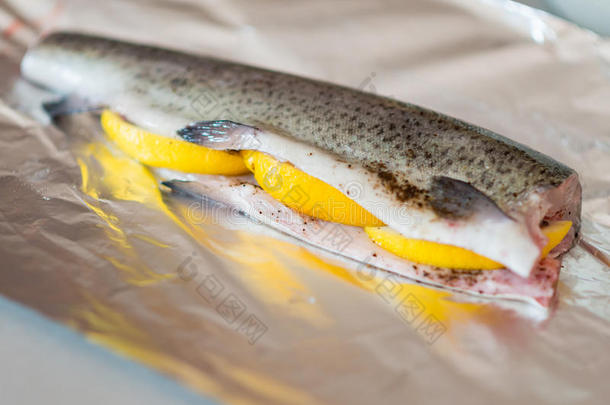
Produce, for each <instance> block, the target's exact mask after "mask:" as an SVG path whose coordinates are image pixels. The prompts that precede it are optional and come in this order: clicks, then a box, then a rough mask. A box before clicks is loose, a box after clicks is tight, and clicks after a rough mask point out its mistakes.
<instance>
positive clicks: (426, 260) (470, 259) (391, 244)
mask: <svg viewBox="0 0 610 405" xmlns="http://www.w3.org/2000/svg"><path fill="white" fill-rule="evenodd" d="M571 226H572V222H571V221H556V222H553V223H551V224H550V225H547V226H545V227H544V228H542V233H543V234H544V235H545V236H546V237H547V239H548V242H547V244H546V246H545V247H544V249H543V250H542V257H545V256H546V255H547V254H548V253H549V252H550V251H551V250H552V249H553V248H554V247H555V246H557V245H558V244H559V242H561V240H562V239H563V238H564V237H565V236H566V235H567V233H568V231H569V230H570V228H571ZM364 230H365V232H366V233H367V235H368V236H369V237H370V238H371V239H372V240H373V242H375V243H376V244H378V245H379V246H381V247H382V248H384V249H385V250H388V251H390V252H392V253H394V254H395V255H397V256H400V257H402V258H404V259H407V260H409V261H412V262H415V263H420V264H428V265H431V266H437V267H447V268H450V269H468V270H496V269H501V268H504V266H503V265H502V264H500V263H498V262H495V261H493V260H491V259H488V258H486V257H483V256H481V255H478V254H476V253H474V252H472V251H470V250H467V249H464V248H460V247H457V246H451V245H445V244H442V243H435V242H429V241H425V240H419V239H410V238H405V237H404V236H402V235H401V234H399V233H398V232H396V231H395V230H393V229H391V228H389V227H387V226H384V227H365V228H364Z"/></svg>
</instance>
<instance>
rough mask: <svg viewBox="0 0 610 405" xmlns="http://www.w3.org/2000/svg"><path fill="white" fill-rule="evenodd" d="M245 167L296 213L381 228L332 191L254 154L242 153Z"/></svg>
mask: <svg viewBox="0 0 610 405" xmlns="http://www.w3.org/2000/svg"><path fill="white" fill-rule="evenodd" d="M242 155H243V156H244V162H245V163H246V166H247V167H248V168H249V169H250V170H251V171H252V172H253V173H254V177H255V178H256V181H257V182H258V184H259V185H260V186H261V187H262V188H263V190H265V191H266V192H267V193H269V194H270V195H271V196H272V197H273V198H275V199H277V200H279V201H280V202H282V203H283V204H284V205H286V206H288V207H290V208H292V209H294V210H295V211H298V212H300V213H303V214H306V215H309V216H312V217H315V218H319V219H323V220H325V221H331V222H338V223H341V224H345V225H353V226H381V225H383V222H381V221H380V220H379V219H377V218H376V217H374V216H373V214H371V213H370V212H368V211H367V210H365V209H364V208H362V207H361V206H360V205H358V204H357V203H356V202H354V201H353V200H351V199H350V198H348V197H346V196H345V195H344V194H343V193H341V192H340V191H339V190H337V189H336V188H334V187H332V186H330V185H328V184H326V183H324V182H323V181H321V180H319V179H317V178H315V177H313V176H310V175H309V174H307V173H305V172H303V171H301V170H299V169H297V168H296V167H294V166H293V165H291V164H290V163H284V162H279V161H278V160H276V159H274V158H273V157H271V156H269V155H267V154H265V153H262V152H258V151H242Z"/></svg>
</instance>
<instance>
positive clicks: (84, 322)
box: [68, 295, 307, 404]
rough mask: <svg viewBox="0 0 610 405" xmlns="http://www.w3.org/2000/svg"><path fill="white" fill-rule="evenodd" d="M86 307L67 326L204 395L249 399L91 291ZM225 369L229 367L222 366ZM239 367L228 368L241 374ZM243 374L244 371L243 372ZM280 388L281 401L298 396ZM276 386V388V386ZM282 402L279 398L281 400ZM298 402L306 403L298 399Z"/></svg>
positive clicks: (234, 400) (215, 360)
mask: <svg viewBox="0 0 610 405" xmlns="http://www.w3.org/2000/svg"><path fill="white" fill-rule="evenodd" d="M85 299H86V301H87V304H86V307H87V308H88V309H84V307H85V306H83V307H81V308H77V309H75V310H74V311H73V315H74V319H75V321H70V322H68V323H69V325H70V326H72V327H73V328H75V329H79V330H81V331H82V332H83V333H84V334H85V336H86V337H87V338H88V339H89V340H91V341H93V342H95V343H98V344H100V345H102V346H105V347H107V348H109V349H111V350H113V351H115V352H117V353H119V354H121V355H123V356H126V357H129V358H132V359H134V360H137V361H139V362H141V363H143V364H146V365H148V366H150V367H153V368H155V369H157V370H159V371H161V372H163V373H167V374H169V375H172V376H174V377H176V378H178V379H179V380H180V381H183V382H184V383H186V384H187V385H189V386H190V387H191V388H193V389H194V390H196V391H199V392H201V393H202V394H206V395H213V396H216V397H218V398H221V399H223V400H226V401H227V402H230V403H235V404H241V403H249V402H246V401H244V400H243V399H242V398H240V397H236V396H234V395H233V394H231V393H230V392H227V391H226V390H225V389H224V387H223V385H222V383H219V382H217V379H215V378H211V377H209V376H208V375H207V372H204V371H201V370H200V369H199V368H197V367H194V366H192V365H190V364H188V363H186V362H184V361H181V360H179V359H178V358H175V357H171V356H169V355H166V354H164V351H165V350H164V349H163V348H162V347H158V345H157V344H156V343H155V342H153V341H152V340H151V339H150V338H149V337H148V335H146V334H145V333H143V332H142V331H140V330H139V329H137V328H136V327H135V326H134V322H133V321H132V320H130V319H127V318H126V317H125V316H124V315H123V314H122V313H120V312H117V311H115V310H114V309H112V308H111V307H109V306H106V305H104V304H102V303H101V302H99V301H98V300H97V299H95V298H94V297H92V296H91V295H85ZM211 360H212V363H214V364H222V360H221V359H219V358H217V357H216V356H211ZM216 371H221V372H223V373H227V372H228V369H221V368H219V370H216ZM238 371H239V370H236V369H234V370H231V372H235V373H236V374H237V378H238V379H242V380H243V378H240V373H239V372H238ZM241 374H243V371H242V373H241ZM273 388H274V389H276V390H277V391H279V392H282V393H286V394H289V395H287V396H286V397H284V398H282V399H283V400H284V402H291V403H294V402H292V401H291V399H292V398H298V395H300V393H299V392H294V393H293V392H291V391H292V390H291V389H290V388H289V387H284V386H280V387H273ZM278 388H279V390H278ZM280 402H281V401H280ZM297 403H307V402H304V401H298V402H297Z"/></svg>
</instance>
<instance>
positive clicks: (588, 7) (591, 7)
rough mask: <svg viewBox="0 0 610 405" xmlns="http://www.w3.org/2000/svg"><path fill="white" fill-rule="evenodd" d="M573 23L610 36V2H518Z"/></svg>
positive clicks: (602, 0)
mask: <svg viewBox="0 0 610 405" xmlns="http://www.w3.org/2000/svg"><path fill="white" fill-rule="evenodd" d="M518 1H519V2H520V3H523V4H527V5H528V6H531V7H536V8H539V9H541V10H544V11H548V12H549V13H552V14H555V15H557V16H559V17H561V18H565V19H566V20H568V21H572V22H573V23H576V24H578V25H580V26H581V27H583V28H587V29H589V30H591V31H594V32H596V33H598V34H600V35H605V36H609V35H610V1H608V0H584V1H583V0H518Z"/></svg>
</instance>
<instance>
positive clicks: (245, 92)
mask: <svg viewBox="0 0 610 405" xmlns="http://www.w3.org/2000/svg"><path fill="white" fill-rule="evenodd" d="M45 63H46V64H47V66H48V72H46V73H45V72H42V71H43V69H42V68H40V67H38V68H33V67H32V66H34V65H36V64H37V65H39V66H40V65H44V64H45ZM22 67H23V70H24V74H25V75H26V76H29V77H30V78H31V79H32V80H33V81H36V82H38V83H42V84H43V85H46V86H48V87H54V88H57V89H58V90H60V91H62V92H78V91H79V90H81V91H83V92H84V93H87V94H85V95H86V96H88V97H89V98H91V99H92V100H93V101H99V102H101V103H104V104H106V105H111V106H112V105H113V100H112V97H111V96H110V94H112V93H113V92H116V93H123V94H124V93H130V94H132V100H137V101H135V102H132V103H136V102H137V103H140V104H142V103H145V104H146V108H147V109H148V110H149V111H150V115H149V116H148V117H151V116H153V115H154V114H157V113H158V114H164V115H165V116H166V117H170V118H168V120H169V121H171V122H175V123H176V125H175V126H174V127H173V130H174V131H175V130H177V129H179V128H180V127H182V126H184V125H186V124H187V123H190V122H195V121H201V120H221V119H230V120H232V121H235V122H239V123H242V124H247V125H251V126H255V127H259V126H264V127H265V128H273V129H276V130H277V131H278V132H281V133H284V134H288V135H289V136H291V137H293V138H295V139H296V140H298V141H299V142H302V143H305V144H308V145H312V146H315V147H317V148H320V149H322V150H324V151H327V152H329V153H331V154H333V155H334V156H336V158H337V159H338V160H340V161H344V162H352V163H356V164H359V165H361V166H362V167H364V168H366V169H367V170H368V171H369V172H370V173H372V174H374V175H375V176H376V178H377V180H378V181H379V184H381V185H382V186H383V187H384V188H385V189H386V190H387V191H388V192H389V193H390V194H391V195H392V196H393V197H394V198H395V199H396V200H397V201H400V202H401V203H402V204H404V205H406V206H409V207H413V209H421V210H428V211H433V212H434V213H435V215H436V216H437V217H439V218H443V219H445V220H451V221H467V220H468V218H469V217H470V216H471V215H473V213H474V212H476V210H477V209H478V208H479V206H480V204H483V203H486V202H489V201H491V202H493V204H495V205H496V206H497V207H499V209H500V210H502V212H503V213H505V214H506V215H507V216H508V217H511V218H515V220H523V221H525V222H528V224H527V226H528V227H530V228H532V233H533V236H532V237H533V238H534V240H536V239H540V238H541V236H540V232H539V229H538V227H539V224H538V223H539V222H540V221H541V220H542V219H543V218H546V219H553V220H556V219H570V220H572V221H573V223H574V226H573V228H572V230H571V231H570V236H569V237H568V238H567V240H569V241H568V242H566V243H564V244H563V247H562V251H565V250H566V249H567V248H568V247H569V245H571V243H572V239H573V237H574V235H575V233H576V232H577V231H578V228H579V223H580V220H579V218H580V185H578V180H577V176H576V174H575V173H574V171H573V170H572V169H570V168H568V167H566V166H564V165H562V164H561V163H558V162H556V161H555V160H553V159H551V158H549V157H547V156H545V155H543V154H540V153H538V152H536V151H533V150H531V149H529V148H527V147H525V146H523V145H520V144H517V143H515V142H513V141H511V140H509V139H507V138H505V137H502V136H500V135H497V134H495V133H493V132H491V131H488V130H485V129H482V128H479V127H476V126H473V125H470V124H467V123H465V122H462V121H459V120H457V119H454V118H451V117H447V116H445V115H442V114H439V113H436V112H434V111H430V110H428V109H425V108H422V107H419V106H415V105H412V104H407V103H403V102H399V101H396V100H392V99H389V98H385V97H381V96H378V95H374V94H369V93H365V92H362V91H358V90H355V89H350V88H346V87H341V86H337V85H333V84H330V83H325V82H321V81H316V80H310V79H305V78H301V77H297V76H293V75H289V74H283V73H278V72H274V71H269V70H264V69H258V68H254V67H250V66H245V65H241V64H235V63H230V62H226V61H221V60H217V59H214V58H209V57H203V56H194V55H189V54H185V53H180V52H175V51H170V50H164V49H159V48H154V47H149V46H142V45H134V44H129V43H125V42H120V41H115V40H109V39H103V38H98V37H92V36H87V35H82V34H73V33H58V34H53V35H51V36H49V37H47V38H45V39H44V40H43V41H42V42H41V43H40V44H39V45H38V46H36V47H35V48H33V49H31V50H30V51H29V52H28V54H27V55H26V59H25V60H24V63H23V65H22ZM117 71H120V72H121V74H120V75H118V74H116V72H117ZM41 72H42V73H41ZM45 74H46V75H47V76H51V77H53V79H49V78H48V77H47V78H45V77H43V76H44V75H45ZM71 75H72V77H70V76H71ZM92 80H104V82H105V83H107V86H106V90H105V94H99V93H100V90H99V89H98V87H99V86H98V87H96V88H95V91H94V90H91V89H92V88H93V87H91V86H89V85H88V84H87V83H88V81H89V82H91V81H92ZM87 86H89V87H91V89H89V90H87V89H86V88H87ZM83 89H84V90H83ZM202 95H205V96H206V97H207V98H208V99H211V100H213V104H214V108H213V109H212V110H211V111H205V112H204V113H203V114H202V111H201V110H198V109H197V108H194V107H193V106H194V102H195V103H196V101H197V100H198V99H199V98H200V97H201V96H202ZM121 103H122V104H121V105H120V106H118V105H117V109H119V110H121V108H122V109H123V110H129V108H128V107H125V104H129V103H127V102H125V101H122V102H121ZM115 104H118V103H115ZM227 112H229V114H230V116H229V117H227ZM128 118H132V117H129V116H128ZM135 121H136V124H141V125H142V126H144V127H146V121H147V119H146V118H142V119H139V120H138V119H136V120H135ZM137 121H140V122H137ZM149 127H150V125H149ZM567 182H570V183H575V184H572V185H570V187H564V188H563V189H562V194H564V195H560V196H553V199H555V200H557V198H559V201H554V202H548V201H547V202H545V203H544V204H541V203H540V202H539V201H540V198H535V197H536V196H538V197H539V196H544V195H546V194H545V193H549V192H551V191H552V190H556V189H557V188H558V187H560V186H561V185H565V184H566V183H567ZM566 190H567V191H566ZM566 193H568V194H569V195H565V194H566ZM545 198H546V197H545ZM520 216H521V217H524V218H525V217H527V219H525V220H524V219H523V218H519V217H520ZM534 222H535V223H534ZM534 228H536V229H534ZM536 243H538V244H540V243H542V242H540V240H537V242H536Z"/></svg>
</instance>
